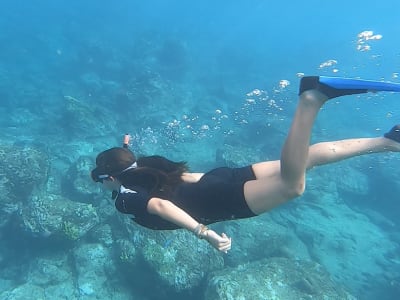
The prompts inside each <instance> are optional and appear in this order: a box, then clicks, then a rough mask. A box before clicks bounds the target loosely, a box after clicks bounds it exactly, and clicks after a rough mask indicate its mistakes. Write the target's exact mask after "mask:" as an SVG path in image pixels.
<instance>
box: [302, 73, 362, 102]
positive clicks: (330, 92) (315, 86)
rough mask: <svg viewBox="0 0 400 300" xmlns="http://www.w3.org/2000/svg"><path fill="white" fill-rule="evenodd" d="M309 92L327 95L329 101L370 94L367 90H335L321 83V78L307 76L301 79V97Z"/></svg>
mask: <svg viewBox="0 0 400 300" xmlns="http://www.w3.org/2000/svg"><path fill="white" fill-rule="evenodd" d="M343 80H346V79H343ZM308 90H317V91H319V92H320V93H322V94H324V95H326V96H327V97H328V99H332V98H336V97H340V96H345V95H353V94H363V93H367V92H368V90H367V89H348V88H340V89H339V88H334V87H331V86H329V85H327V84H324V83H322V82H320V77H319V76H305V77H302V78H301V81H300V90H299V95H301V94H302V93H303V92H305V91H308Z"/></svg>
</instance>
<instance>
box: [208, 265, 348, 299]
mask: <svg viewBox="0 0 400 300" xmlns="http://www.w3.org/2000/svg"><path fill="white" fill-rule="evenodd" d="M204 299H206V300H220V299H232V300H233V299H235V300H241V299H243V300H245V299H252V300H257V299H260V300H266V299H280V300H292V299H299V300H300V299H343V300H346V299H347V300H350V299H356V298H355V297H353V296H352V295H350V294H349V293H348V292H347V291H346V290H344V288H342V287H341V286H339V285H338V284H336V283H335V282H333V281H332V280H331V278H330V277H329V274H328V273H327V272H326V271H325V270H324V269H323V268H322V267H321V266H320V265H318V264H317V263H314V262H309V261H301V260H290V259H287V258H272V259H265V260H260V261H256V262H252V263H248V264H245V265H240V266H238V267H236V268H230V269H224V270H223V271H218V272H215V273H213V274H212V275H211V276H210V278H209V281H208V286H207V289H206V293H205V298H204Z"/></svg>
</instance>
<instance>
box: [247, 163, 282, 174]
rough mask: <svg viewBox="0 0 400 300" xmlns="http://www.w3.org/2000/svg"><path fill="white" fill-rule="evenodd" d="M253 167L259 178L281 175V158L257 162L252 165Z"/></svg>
mask: <svg viewBox="0 0 400 300" xmlns="http://www.w3.org/2000/svg"><path fill="white" fill-rule="evenodd" d="M252 168H253V172H254V175H255V176H256V178H257V179H268V178H270V177H274V176H278V175H280V172H281V164H280V161H279V160H272V161H264V162H260V163H256V164H253V165H252Z"/></svg>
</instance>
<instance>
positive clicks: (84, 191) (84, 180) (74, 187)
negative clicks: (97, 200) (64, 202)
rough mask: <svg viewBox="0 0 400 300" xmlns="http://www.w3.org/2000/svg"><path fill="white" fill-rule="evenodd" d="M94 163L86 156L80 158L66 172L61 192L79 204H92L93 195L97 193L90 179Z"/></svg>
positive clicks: (96, 187)
mask: <svg viewBox="0 0 400 300" xmlns="http://www.w3.org/2000/svg"><path fill="white" fill-rule="evenodd" d="M94 165H95V162H94V161H93V158H91V157H88V156H80V157H79V158H78V159H77V160H76V161H75V162H74V163H72V164H71V166H70V168H69V169H68V171H67V174H66V177H65V180H64V183H63V191H64V193H65V194H66V195H68V196H69V198H71V199H77V200H78V201H79V202H85V203H93V197H94V193H95V192H97V191H98V186H96V185H95V184H93V181H92V180H91V179H90V176H89V175H88V174H90V171H91V170H92V169H93V166H94Z"/></svg>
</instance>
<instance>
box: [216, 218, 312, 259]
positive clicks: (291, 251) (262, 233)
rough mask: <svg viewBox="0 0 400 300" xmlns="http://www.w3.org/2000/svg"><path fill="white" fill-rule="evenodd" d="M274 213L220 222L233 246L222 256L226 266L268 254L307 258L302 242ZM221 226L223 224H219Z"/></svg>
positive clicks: (306, 251) (307, 254) (270, 255)
mask: <svg viewBox="0 0 400 300" xmlns="http://www.w3.org/2000/svg"><path fill="white" fill-rule="evenodd" d="M272 215H273V212H271V213H269V214H266V215H262V216H258V217H255V218H252V219H245V220H240V221H233V222H229V223H226V224H223V227H224V229H223V230H222V229H221V230H218V231H220V232H226V234H227V235H228V236H229V237H231V238H232V240H233V242H232V249H231V251H229V253H228V255H227V256H226V257H225V262H226V264H227V265H230V266H236V265H238V264H244V263H247V262H250V261H256V260H259V259H263V258H267V257H286V258H292V259H309V258H310V256H309V253H308V250H307V247H306V246H305V245H304V243H303V242H302V241H301V240H300V239H299V238H298V237H297V236H296V235H295V233H294V232H293V231H291V230H288V227H287V226H283V225H280V224H278V223H277V222H275V221H274V220H273V219H272V217H271V216H272ZM221 225H222V224H221Z"/></svg>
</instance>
